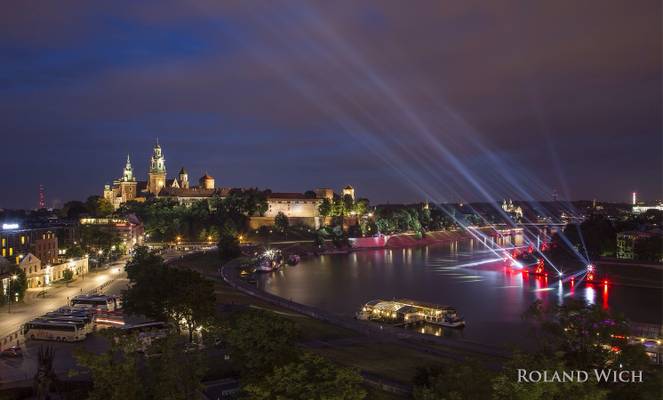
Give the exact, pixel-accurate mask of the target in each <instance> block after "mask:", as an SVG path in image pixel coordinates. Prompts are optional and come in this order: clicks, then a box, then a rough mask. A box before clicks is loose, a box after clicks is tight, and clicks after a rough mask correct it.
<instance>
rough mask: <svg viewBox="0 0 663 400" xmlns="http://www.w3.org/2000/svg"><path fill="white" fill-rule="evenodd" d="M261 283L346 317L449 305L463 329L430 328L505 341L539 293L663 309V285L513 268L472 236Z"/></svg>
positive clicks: (288, 272)
mask: <svg viewBox="0 0 663 400" xmlns="http://www.w3.org/2000/svg"><path fill="white" fill-rule="evenodd" d="M551 275H552V274H551ZM258 286H259V287H260V288H261V289H263V290H266V291H267V292H269V293H272V294H275V295H277V296H280V297H283V298H286V299H290V300H293V301H296V302H299V303H302V304H306V305H309V306H314V307H318V308H322V309H325V310H327V311H331V312H333V313H337V314H340V315H347V316H352V315H354V313H355V311H357V310H358V309H359V308H360V307H361V306H362V305H363V304H364V303H366V302H367V301H369V300H372V299H378V298H380V299H392V298H411V299H415V300H420V301H426V302H432V303H438V304H445V305H451V306H454V307H456V308H457V309H458V311H459V312H460V314H461V315H463V316H464V317H465V319H466V322H467V326H466V328H465V329H463V330H451V329H441V328H427V332H428V333H432V334H437V335H444V336H451V337H461V338H463V339H465V340H470V341H476V342H481V343H487V344H496V345H498V344H499V345H507V346H509V345H512V344H513V345H518V344H519V343H522V342H525V341H527V338H528V337H531V335H529V333H530V331H529V327H528V324H527V323H525V322H524V321H523V320H522V318H521V316H522V314H523V312H524V311H526V310H527V308H528V307H529V306H530V305H531V304H532V303H533V302H534V301H535V300H537V299H539V300H541V301H543V302H544V303H550V302H557V303H559V302H562V301H563V300H564V299H565V298H568V297H574V298H580V299H584V300H585V301H587V302H589V303H593V304H597V305H599V306H601V307H604V308H608V309H614V310H615V311H618V312H621V313H624V315H626V316H627V317H628V318H630V319H632V320H634V321H639V322H647V323H659V324H660V323H661V315H662V313H663V307H662V305H661V296H662V292H661V290H658V289H644V288H634V287H626V286H617V285H615V286H613V285H608V286H603V285H586V284H584V283H580V284H578V283H576V284H574V285H573V286H572V285H571V284H570V282H564V283H562V282H560V281H559V280H558V279H557V278H556V277H553V276H550V277H548V278H544V277H537V276H531V275H530V276H528V275H526V274H525V275H524V274H522V273H519V272H511V271H509V270H508V269H506V268H505V264H504V262H503V261H502V260H501V259H500V258H499V257H498V256H497V255H496V254H495V253H494V252H493V251H490V250H488V249H486V248H485V246H483V245H481V244H477V243H476V241H474V240H462V241H454V242H450V243H445V244H438V245H431V246H427V247H420V248H407V249H381V250H367V251H358V252H353V253H349V254H334V255H323V256H320V257H315V258H309V259H304V260H302V261H301V262H300V263H299V265H297V266H294V267H287V268H285V269H282V270H281V271H279V272H276V273H270V274H262V275H260V276H259V279H258ZM417 329H421V328H417Z"/></svg>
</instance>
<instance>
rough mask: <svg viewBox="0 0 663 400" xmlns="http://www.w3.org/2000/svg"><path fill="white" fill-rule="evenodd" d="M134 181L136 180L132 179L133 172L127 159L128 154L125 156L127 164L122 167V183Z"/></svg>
mask: <svg viewBox="0 0 663 400" xmlns="http://www.w3.org/2000/svg"><path fill="white" fill-rule="evenodd" d="M135 180H136V178H134V170H133V168H132V167H131V160H130V159H129V154H127V164H126V165H125V166H124V172H123V173H122V181H123V182H133V181H135Z"/></svg>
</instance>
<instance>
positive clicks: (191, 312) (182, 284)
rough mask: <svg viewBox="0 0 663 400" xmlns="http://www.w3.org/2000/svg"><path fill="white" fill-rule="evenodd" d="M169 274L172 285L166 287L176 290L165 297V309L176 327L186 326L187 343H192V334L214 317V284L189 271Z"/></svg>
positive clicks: (175, 271)
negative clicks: (176, 323) (176, 324)
mask: <svg viewBox="0 0 663 400" xmlns="http://www.w3.org/2000/svg"><path fill="white" fill-rule="evenodd" d="M169 272H170V273H169V274H168V276H169V278H170V279H171V280H172V281H171V282H172V283H171V284H167V285H166V286H168V287H171V288H172V287H173V286H176V288H174V290H173V292H172V293H169V294H168V295H167V296H166V301H165V306H166V309H167V310H168V311H169V314H170V315H171V316H172V318H173V320H174V321H175V322H178V325H179V323H183V324H184V325H185V326H186V328H187V331H188V333H189V342H193V334H194V332H195V331H196V330H197V329H198V328H202V327H203V326H204V325H206V324H207V323H209V322H210V321H211V320H212V318H213V317H214V310H215V309H214V307H215V304H216V298H215V296H214V284H213V283H212V282H211V281H209V280H207V279H205V278H204V277H203V276H202V275H200V273H198V272H196V271H193V270H190V269H185V270H179V269H174V270H172V271H169ZM180 321H181V322H180Z"/></svg>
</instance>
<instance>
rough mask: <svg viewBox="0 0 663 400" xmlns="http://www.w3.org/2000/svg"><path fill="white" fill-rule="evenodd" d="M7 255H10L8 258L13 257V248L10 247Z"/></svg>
mask: <svg viewBox="0 0 663 400" xmlns="http://www.w3.org/2000/svg"><path fill="white" fill-rule="evenodd" d="M9 255H10V256H13V255H14V248H13V247H10V248H9Z"/></svg>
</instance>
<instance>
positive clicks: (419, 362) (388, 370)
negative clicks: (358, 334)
mask: <svg viewBox="0 0 663 400" xmlns="http://www.w3.org/2000/svg"><path fill="white" fill-rule="evenodd" d="M311 351H313V352H315V353H318V354H320V355H322V356H325V357H327V358H329V359H330V360H334V361H336V362H337V363H339V364H342V365H346V366H351V367H355V368H359V369H361V370H364V371H366V372H370V373H373V374H376V375H380V376H384V377H385V378H389V379H393V380H394V381H398V382H402V383H405V384H410V383H412V379H413V378H414V376H415V374H416V371H417V368H418V367H425V366H428V365H436V364H440V363H443V362H445V360H444V359H443V358H440V357H437V356H434V355H431V354H425V353H421V352H418V351H416V350H411V349H408V348H405V347H402V346H398V345H397V344H393V343H371V344H353V345H349V346H343V347H326V348H315V349H311Z"/></svg>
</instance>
